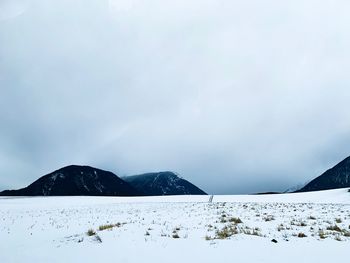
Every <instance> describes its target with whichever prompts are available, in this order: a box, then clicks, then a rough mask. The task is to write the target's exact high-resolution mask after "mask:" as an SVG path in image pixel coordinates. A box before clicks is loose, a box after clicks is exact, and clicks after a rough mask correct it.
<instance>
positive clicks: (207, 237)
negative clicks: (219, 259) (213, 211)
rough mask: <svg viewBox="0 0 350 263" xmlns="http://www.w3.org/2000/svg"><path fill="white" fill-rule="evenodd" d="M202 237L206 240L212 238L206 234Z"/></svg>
mask: <svg viewBox="0 0 350 263" xmlns="http://www.w3.org/2000/svg"><path fill="white" fill-rule="evenodd" d="M204 238H205V240H207V241H209V240H212V238H211V236H208V235H206V236H205V237H204Z"/></svg>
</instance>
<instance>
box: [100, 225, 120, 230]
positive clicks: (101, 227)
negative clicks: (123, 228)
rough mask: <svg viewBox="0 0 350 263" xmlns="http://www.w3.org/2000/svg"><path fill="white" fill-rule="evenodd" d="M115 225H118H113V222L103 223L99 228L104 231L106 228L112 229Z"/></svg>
mask: <svg viewBox="0 0 350 263" xmlns="http://www.w3.org/2000/svg"><path fill="white" fill-rule="evenodd" d="M115 226H116V225H113V224H108V225H101V226H99V227H98V230H99V231H104V230H107V229H112V228H113V227H115Z"/></svg>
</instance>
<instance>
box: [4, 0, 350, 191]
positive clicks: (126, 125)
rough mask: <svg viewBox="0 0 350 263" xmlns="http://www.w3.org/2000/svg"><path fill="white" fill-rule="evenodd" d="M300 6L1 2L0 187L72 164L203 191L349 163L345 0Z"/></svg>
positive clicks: (292, 177) (255, 185) (271, 184)
mask: <svg viewBox="0 0 350 263" xmlns="http://www.w3.org/2000/svg"><path fill="white" fill-rule="evenodd" d="M306 2H307V3H305V1H301V0H296V1H287V2H281V1H258V0H248V1H236V0H235V1H229V0H227V1H219V0H205V1H203V0H201V1H199V0H193V1H185V0H179V1H161V0H147V1H141V0H134V1H132V0H110V1H106V0H105V1H103V0H73V1H72V0H60V1H58V0H57V1H56V0H55V1H53V0H52V1H39V0H26V1H20V0H16V1H11V2H10V1H4V2H2V3H3V4H1V5H0V10H1V12H0V90H1V96H0V121H1V124H0V125H1V129H0V145H1V148H0V189H5V188H18V187H22V186H24V185H26V184H28V183H30V182H32V181H33V180H35V179H37V178H38V177H39V176H41V175H43V174H45V173H48V172H51V171H52V170H54V169H56V168H59V167H61V166H63V165H67V164H72V163H75V164H89V165H93V166H97V167H100V168H103V169H107V170H111V171H113V172H116V173H117V174H118V175H128V174H136V173H141V172H148V171H159V170H173V171H176V172H178V173H180V174H181V175H182V176H183V177H185V178H186V179H189V180H190V181H192V182H193V183H195V184H197V185H198V186H200V187H202V188H203V189H204V190H206V191H208V192H212V193H246V192H258V191H270V190H271V191H274V190H284V189H285V188H288V187H289V186H292V185H294V184H297V183H300V182H304V181H306V180H309V179H311V178H313V177H315V176H317V175H319V174H320V173H321V172H323V170H324V169H326V168H328V167H329V166H331V165H333V164H335V163H337V162H338V161H340V160H341V159H342V158H345V157H346V156H348V155H350V152H349V146H350V140H349V138H350V137H349V135H350V122H349V119H350V104H349V99H350V89H349V86H350V77H349V70H350V49H349V48H348V47H349V46H350V19H349V16H348V12H347V10H349V8H350V3H349V2H348V1H340V0H336V1H334V0H333V1H322V2H319V1H306ZM11 3H12V4H11Z"/></svg>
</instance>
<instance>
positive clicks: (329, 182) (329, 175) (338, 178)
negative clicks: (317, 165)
mask: <svg viewBox="0 0 350 263" xmlns="http://www.w3.org/2000/svg"><path fill="white" fill-rule="evenodd" d="M346 187H350V157H347V158H346V159H344V160H343V161H341V162H340V163H338V164H337V165H336V166H334V167H333V168H331V169H329V170H327V171H326V172H324V173H323V174H322V175H320V176H319V177H317V178H315V179H313V180H312V181H310V182H309V183H308V184H307V185H305V186H304V187H303V188H301V189H300V190H298V191H296V192H309V191H320V190H329V189H337V188H346Z"/></svg>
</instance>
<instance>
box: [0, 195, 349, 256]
mask: <svg viewBox="0 0 350 263" xmlns="http://www.w3.org/2000/svg"><path fill="white" fill-rule="evenodd" d="M208 200H209V196H170V197H135V198H130V197H129V198H125V197H124V198H123V197H17V198H16V197H11V198H10V197H9V198H6V197H2V198H0V220H1V221H0V222H1V223H0V262H84V263H85V262H118V263H119V262H120V263H123V262H143V263H147V262H152V263H157V262H167V263H168V262H177V263H178V262H233V261H234V262H328V263H329V262H335V261H343V262H347V259H348V252H349V249H350V242H349V241H350V232H349V231H350V229H349V228H350V193H349V192H348V189H338V190H331V191H322V192H313V193H298V194H283V195H237V196H214V199H213V202H212V203H209V202H208ZM99 228H101V229H103V228H106V229H104V230H99ZM88 230H91V231H90V232H91V233H90V234H91V236H89V235H88V234H87V232H88ZM273 239H274V240H276V241H277V243H275V242H272V241H271V240H273Z"/></svg>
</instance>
